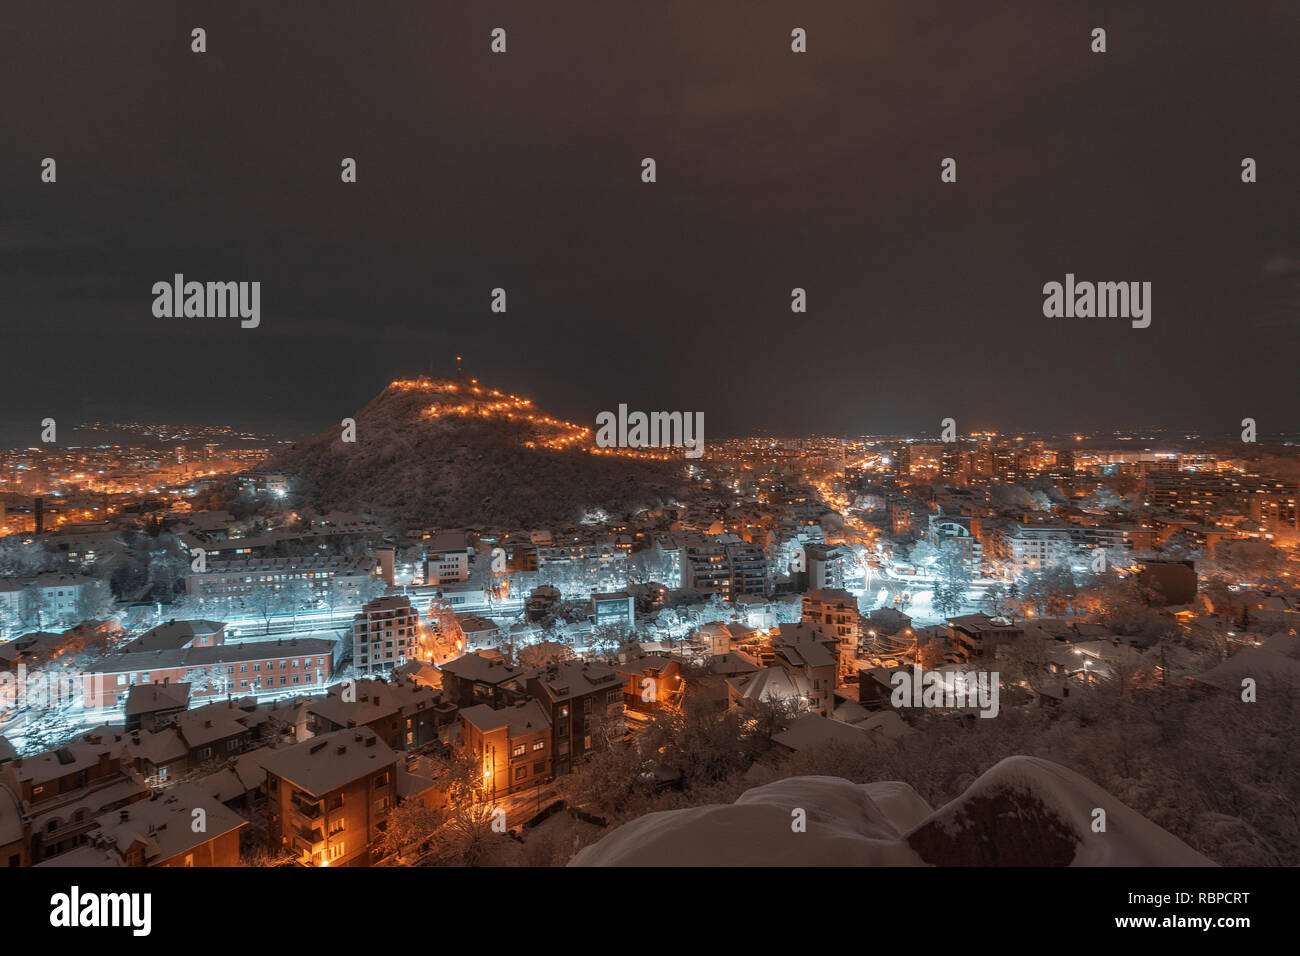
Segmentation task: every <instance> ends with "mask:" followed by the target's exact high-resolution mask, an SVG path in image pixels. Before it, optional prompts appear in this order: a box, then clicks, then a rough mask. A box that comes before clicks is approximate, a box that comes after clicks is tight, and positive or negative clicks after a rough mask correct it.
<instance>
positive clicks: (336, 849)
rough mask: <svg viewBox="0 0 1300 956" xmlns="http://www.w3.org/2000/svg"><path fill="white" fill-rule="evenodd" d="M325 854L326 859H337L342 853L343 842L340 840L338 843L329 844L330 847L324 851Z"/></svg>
mask: <svg viewBox="0 0 1300 956" xmlns="http://www.w3.org/2000/svg"><path fill="white" fill-rule="evenodd" d="M325 855H326V858H327V859H330V860H337V859H338V858H339V857H341V856H342V855H343V843H342V842H341V841H340V842H339V843H333V844H331V845H330V848H329V849H328V850H326V851H325Z"/></svg>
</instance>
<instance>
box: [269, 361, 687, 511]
mask: <svg viewBox="0 0 1300 956" xmlns="http://www.w3.org/2000/svg"><path fill="white" fill-rule="evenodd" d="M353 418H354V419H355V421H356V441H355V442H351V443H349V442H344V441H342V440H341V429H332V430H330V431H328V432H325V433H323V434H321V435H317V436H315V437H314V438H310V439H306V440H304V441H301V442H297V443H295V444H293V445H291V446H289V447H288V448H287V449H285V450H283V451H282V452H280V453H278V454H277V455H275V456H273V457H272V458H271V459H270V460H269V461H268V462H267V463H266V466H265V467H266V468H267V469H268V470H272V471H282V472H284V473H286V474H287V475H289V477H290V487H291V489H292V493H293V494H294V495H295V496H296V497H297V499H298V500H299V501H301V502H302V503H304V504H307V505H310V506H312V507H314V508H316V509H317V510H320V511H330V510H336V509H337V510H345V511H370V512H374V513H377V514H381V515H386V516H388V517H390V518H394V519H398V520H400V521H401V522H403V523H406V524H410V525H414V526H421V525H423V526H431V527H439V526H441V527H483V526H495V527H507V528H535V527H541V526H548V525H561V526H572V525H577V524H578V523H580V522H581V520H582V519H583V517H584V515H586V514H588V513H590V512H593V511H596V510H603V511H604V512H606V513H607V514H609V515H611V516H615V517H620V516H622V515H625V514H633V513H635V512H637V511H639V510H641V509H643V508H647V507H656V506H661V505H662V504H664V503H665V502H666V501H669V500H672V499H673V498H674V497H675V496H676V492H677V490H678V489H679V488H680V487H681V486H682V484H683V483H684V481H683V478H682V462H681V459H680V458H678V459H676V460H673V459H672V458H671V457H669V456H667V455H651V454H646V453H623V452H614V453H611V450H608V449H597V448H595V447H594V442H593V436H592V432H591V429H589V428H586V427H584V426H581V425H575V424H573V423H571V422H566V421H563V420H560V419H557V418H554V417H552V416H549V415H547V414H545V413H544V412H542V411H540V410H539V409H537V408H536V407H534V406H533V404H532V402H531V400H529V399H526V398H520V397H518V396H514V395H507V394H504V393H502V392H498V391H496V390H494V389H490V388H487V387H485V386H481V385H479V384H478V382H477V380H466V379H430V378H419V379H412V380H401V381H396V382H393V383H392V384H390V385H389V386H388V387H387V388H385V389H384V390H383V391H382V392H381V393H380V394H379V395H378V396H376V397H375V398H374V399H373V400H372V401H371V402H370V403H369V404H368V405H366V407H365V408H363V409H361V411H359V412H357V413H356V414H355V415H354V416H353Z"/></svg>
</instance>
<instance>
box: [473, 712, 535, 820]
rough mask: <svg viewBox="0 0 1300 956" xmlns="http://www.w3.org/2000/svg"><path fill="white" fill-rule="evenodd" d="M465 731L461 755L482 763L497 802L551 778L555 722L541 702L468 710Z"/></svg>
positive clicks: (487, 781) (485, 781)
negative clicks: (552, 734)
mask: <svg viewBox="0 0 1300 956" xmlns="http://www.w3.org/2000/svg"><path fill="white" fill-rule="evenodd" d="M460 728H461V729H460V746H461V750H462V751H463V752H465V753H466V754H469V755H470V756H471V757H473V758H474V759H475V760H476V761H477V762H478V765H479V767H480V768H481V769H482V771H483V786H484V788H485V789H487V790H489V791H490V792H491V794H492V799H493V800H496V799H499V798H500V797H503V796H507V795H509V794H512V793H518V792H519V791H520V790H525V789H527V788H529V787H535V786H538V785H539V784H541V783H544V782H546V781H547V780H550V779H551V776H552V770H551V722H550V720H549V719H547V716H546V709H545V708H544V707H543V705H542V704H541V703H539V702H538V701H535V700H520V701H517V702H516V703H515V704H514V705H512V706H510V707H491V706H489V705H487V704H476V705H475V706H473V707H467V708H466V709H465V710H462V711H461V712H460Z"/></svg>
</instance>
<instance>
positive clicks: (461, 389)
mask: <svg viewBox="0 0 1300 956" xmlns="http://www.w3.org/2000/svg"><path fill="white" fill-rule="evenodd" d="M390 387H392V388H395V389H398V390H399V391H421V392H432V393H436V394H439V395H446V396H455V397H456V398H459V399H460V401H440V402H434V403H433V404H432V405H429V406H428V407H426V408H425V409H424V411H423V412H422V413H421V414H423V415H424V417H426V418H489V419H492V418H495V419H502V420H505V421H511V422H523V423H526V424H529V425H532V426H534V427H536V428H537V429H539V430H540V431H541V432H542V433H543V434H542V435H541V436H540V437H538V438H536V439H534V440H532V441H526V442H523V443H522V445H523V447H525V448H541V449H549V450H551V451H571V450H577V451H585V452H587V453H588V454H591V455H617V456H620V457H624V458H652V459H656V460H659V461H668V460H671V459H674V458H679V457H681V454H682V453H681V450H680V449H673V450H671V451H659V450H652V449H643V448H599V447H597V446H596V445H595V444H594V443H593V442H592V435H593V432H592V430H591V429H590V428H587V427H586V426H584V425H578V424H575V423H574V422H566V421H564V420H563V419H559V418H553V417H551V416H550V415H542V414H539V413H538V412H536V411H535V410H534V406H533V400H532V399H530V398H521V397H520V396H518V395H508V394H506V393H504V392H499V391H497V390H496V389H494V388H485V387H483V386H481V385H479V383H478V379H469V380H468V381H465V382H449V381H435V380H433V379H428V378H424V377H420V378H416V379H398V380H397V381H395V382H393V383H392V385H391V386H390Z"/></svg>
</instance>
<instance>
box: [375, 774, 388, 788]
mask: <svg viewBox="0 0 1300 956" xmlns="http://www.w3.org/2000/svg"><path fill="white" fill-rule="evenodd" d="M375 786H376V787H386V786H388V773H387V772H384V773H381V774H380V775H379V776H377V777H375Z"/></svg>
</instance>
